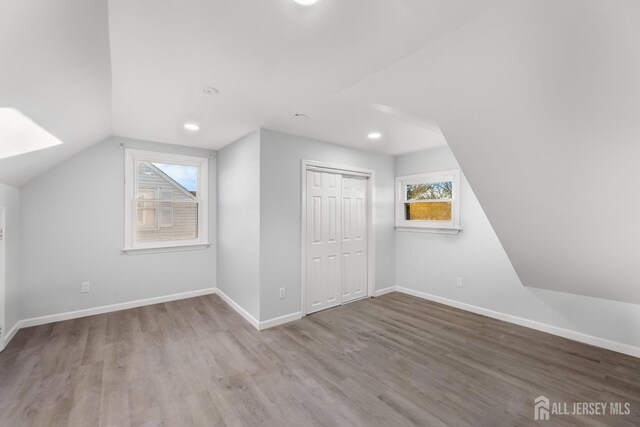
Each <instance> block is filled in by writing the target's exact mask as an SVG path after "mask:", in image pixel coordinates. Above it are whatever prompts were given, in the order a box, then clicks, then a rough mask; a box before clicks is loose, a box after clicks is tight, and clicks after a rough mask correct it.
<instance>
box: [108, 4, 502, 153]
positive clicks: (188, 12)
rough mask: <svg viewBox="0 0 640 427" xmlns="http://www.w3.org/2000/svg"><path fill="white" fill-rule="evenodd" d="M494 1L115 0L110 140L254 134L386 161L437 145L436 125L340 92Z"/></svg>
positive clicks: (210, 142) (217, 139) (207, 143)
mask: <svg viewBox="0 0 640 427" xmlns="http://www.w3.org/2000/svg"><path fill="white" fill-rule="evenodd" d="M495 3H496V2H495V1H483V2H478V1H475V0H458V1H451V0H430V1H425V0H394V1H389V0H350V1H344V0H323V1H321V2H320V3H318V4H317V5H315V6H312V7H301V6H299V5H297V4H295V3H294V2H293V1H292V0H234V1H212V0H167V1H162V2H158V1H155V0H138V1H133V2H132V1H129V0H111V1H110V8H109V22H110V28H111V52H112V67H113V129H114V133H115V134H117V135H123V136H128V137H134V138H140V139H147V140H155V141H162V142H171V143H178V144H186V145H195V146H201V147H208V148H216V149H217V148H221V147H223V146H224V145H226V144H228V143H230V142H232V141H234V140H236V139H238V138H239V137H241V136H243V135H245V134H247V133H249V132H251V131H252V130H254V129H256V128H258V127H265V128H270V129H275V130H279V131H283V132H288V133H292V134H296V135H301V136H306V137H312V138H316V139H321V140H326V141H330V142H335V143H339V144H344V145H349V146H354V147H357V148H361V149H366V150H372V151H378V152H384V153H389V154H398V153H403V152H408V151H415V150H418V149H424V148H428V147H432V146H437V145H442V144H445V140H444V138H443V136H442V134H441V132H440V131H439V129H438V127H437V125H435V124H432V125H431V126H430V127H424V126H422V125H421V124H420V123H417V122H416V121H415V120H411V119H407V118H406V117H404V116H403V115H401V114H388V112H387V111H385V110H384V109H381V108H376V107H375V106H374V105H369V104H359V103H354V102H351V101H348V100H347V99H345V98H344V97H342V96H341V92H342V91H343V90H344V89H345V88H347V87H349V86H351V85H353V84H354V83H356V82H358V81H359V80H361V79H362V78H364V77H366V76H369V75H371V74H374V73H375V72H377V71H379V70H381V69H383V68H385V67H387V66H388V65H390V64H392V63H394V62H396V61H398V60H400V59H402V58H403V57H405V56H407V55H409V54H411V53H412V52H414V51H416V50H418V49H420V48H421V47H422V46H424V45H425V44H428V43H430V42H433V41H435V40H437V39H438V38H440V37H442V36H443V35H444V34H446V33H448V32H450V31H453V30H454V29H455V28H457V27H459V26H461V25H462V24H464V23H465V22H467V21H468V20H470V19H471V18H473V17H474V16H476V15H478V14H479V13H481V12H483V11H484V10H486V9H487V8H489V7H491V6H492V5H494V4H495ZM205 86H214V87H216V88H218V89H219V90H220V94H219V95H212V96H208V95H205V94H203V92H202V89H203V88H204V87H205ZM295 113H304V114H307V115H308V116H309V118H308V119H295V118H294V117H293V116H294V114H295ZM186 121H195V122H198V123H199V124H200V125H201V131H200V132H199V133H197V134H193V133H189V132H186V131H184V129H182V124H183V123H184V122H186ZM372 130H378V131H380V132H382V133H383V135H384V136H383V138H382V139H381V140H379V141H377V142H375V143H372V142H371V141H369V140H368V139H367V137H366V135H367V134H368V133H369V132H370V131H372Z"/></svg>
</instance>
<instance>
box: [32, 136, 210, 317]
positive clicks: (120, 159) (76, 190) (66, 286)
mask: <svg viewBox="0 0 640 427" xmlns="http://www.w3.org/2000/svg"><path fill="white" fill-rule="evenodd" d="M120 143H124V144H125V145H126V146H127V147H131V148H139V149H144V150H152V151H153V150H155V151H164V152H171V153H179V154H187V155H205V156H209V155H210V154H212V152H210V151H205V150H197V149H190V148H186V147H179V146H172V145H166V144H157V143H150V142H143V141H135V140H125V139H122V138H111V139H109V140H106V141H104V142H102V143H99V144H97V145H95V146H93V147H91V148H90V149H88V150H86V151H83V152H82V153H80V154H78V155H77V156H75V157H72V158H71V159H69V160H67V161H65V162H63V163H61V164H60V165H58V166H57V167H55V168H54V169H52V170H50V171H49V172H47V173H45V174H44V175H42V176H40V177H39V178H38V179H36V180H35V181H32V182H30V183H29V184H27V185H26V186H24V187H23V188H22V189H21V209H22V225H23V245H22V253H23V259H24V260H25V262H24V263H23V267H24V268H23V280H22V283H23V286H22V292H21V317H22V318H23V319H25V318H31V317H36V316H43V315H50V314H58V313H62V312H67V311H71V310H79V309H86V308H94V307H99V306H103V305H108V304H115V303H121V302H128V301H133V300H138V299H144V298H151V297H158V296H165V295H171V294H176V293H181V292H188V291H195V290H201V289H206V288H213V287H215V286H216V248H215V245H212V247H210V248H208V249H206V250H194V251H184V252H169V253H154V254H146V255H141V254H139V255H125V254H123V253H122V248H123V240H124V185H123V182H124V150H123V149H122V148H120ZM209 168H210V171H209V180H210V182H209V189H210V200H211V203H210V209H209V212H210V219H209V221H210V223H211V226H210V227H209V229H210V241H211V242H215V240H216V235H215V221H216V219H215V212H216V206H215V200H216V198H215V189H216V166H215V159H212V160H211V161H210V162H209ZM84 280H88V281H90V282H91V292H89V293H84V294H83V293H80V283H81V282H82V281H84Z"/></svg>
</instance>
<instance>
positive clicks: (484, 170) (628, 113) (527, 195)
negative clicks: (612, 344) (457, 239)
mask: <svg viewBox="0 0 640 427" xmlns="http://www.w3.org/2000/svg"><path fill="white" fill-rule="evenodd" d="M638 22H640V3H639V2H637V1H632V0H619V1H616V2H611V1H608V0H535V1H533V0H531V1H522V0H518V1H512V2H509V3H508V4H505V5H503V6H501V7H498V8H496V9H494V10H492V11H491V12H490V13H487V14H485V15H484V16H483V17H481V18H479V19H477V20H475V21H474V22H473V23H471V24H469V25H467V26H464V27H462V28H460V29H458V30H457V31H454V32H452V33H450V34H448V35H447V36H446V37H443V38H441V39H440V40H438V41H437V42H435V43H432V44H430V45H429V46H426V47H424V48H423V49H421V50H419V51H417V52H415V53H413V54H412V55H409V56H408V57H406V58H405V59H403V60H401V61H398V62H396V63H395V64H393V65H392V66H390V67H387V68H386V69H385V70H383V71H381V72H379V73H377V74H376V75H373V76H370V77H368V78H366V79H363V80H361V81H360V82H358V83H356V84H354V85H353V86H352V87H350V88H348V89H346V90H345V91H344V92H343V93H342V94H341V95H342V96H343V97H345V98H348V99H351V100H353V102H361V103H365V104H366V103H380V104H387V105H394V106H396V108H400V109H404V110H405V111H412V112H417V113H422V114H425V115H430V116H435V117H436V118H437V121H438V124H439V125H440V126H441V128H442V131H443V133H444V135H445V136H446V139H447V143H448V144H449V145H450V146H451V149H452V150H453V152H454V154H455V156H456V158H457V160H458V162H459V163H460V165H461V167H462V169H463V170H464V172H465V175H466V176H467V178H468V179H469V182H470V183H471V185H472V186H473V189H474V191H475V194H476V195H477V197H478V200H479V201H480V203H481V204H482V207H483V209H484V211H485V213H486V214H487V217H488V218H489V220H490V221H491V224H492V225H493V227H494V229H495V231H496V234H497V235H498V237H499V239H500V241H501V243H502V245H503V246H504V248H505V250H506V252H507V254H508V255H509V258H510V259H511V262H512V264H513V266H514V268H515V269H516V271H517V273H518V275H519V277H520V279H521V281H522V283H523V284H525V285H526V286H531V287H539V288H546V289H550V290H554V291H562V292H569V293H575V294H581V295H587V296H592V297H598V298H607V299H614V300H620V301H626V302H634V303H637V304H640V286H638V277H640V263H638V260H640V223H639V222H638V218H640V192H639V191H638V183H639V182H640V167H638V163H639V162H640V143H639V141H640V121H639V120H638V118H639V117H640V79H638V76H640V26H638ZM541 29H544V30H543V31H541ZM462 209H464V207H463V208H462ZM463 228H464V224H463ZM597 315H598V314H597V313H594V316H597Z"/></svg>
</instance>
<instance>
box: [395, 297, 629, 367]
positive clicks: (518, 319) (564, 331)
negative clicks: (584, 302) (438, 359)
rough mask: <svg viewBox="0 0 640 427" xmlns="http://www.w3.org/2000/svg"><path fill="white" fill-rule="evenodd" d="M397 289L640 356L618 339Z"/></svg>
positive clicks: (571, 338) (575, 339) (484, 314)
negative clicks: (609, 338)
mask: <svg viewBox="0 0 640 427" xmlns="http://www.w3.org/2000/svg"><path fill="white" fill-rule="evenodd" d="M387 289H388V288H387ZM395 290H396V291H398V292H402V293H404V294H407V295H412V296H414V297H418V298H423V299H426V300H429V301H433V302H438V303H440V304H445V305H448V306H450V307H455V308H459V309H461V310H465V311H470V312H472V313H476V314H481V315H483V316H487V317H491V318H493V319H498V320H502V321H505V322H509V323H513V324H516V325H520V326H524V327H527V328H531V329H535V330H537V331H541V332H546V333H548V334H552V335H557V336H560V337H563V338H568V339H570V340H574V341H579V342H582V343H585V344H590V345H593V346H596V347H601V348H605V349H607V350H613V351H617V352H618V353H624V354H628V355H630V356H634V357H640V347H635V346H632V345H629V344H624V343H620V342H617V341H611V340H608V339H605V338H600V337H596V336H593V335H587V334H584V333H582V332H577V331H572V330H570V329H565V328H560V327H558V326H553V325H549V324H547V323H542V322H538V321H535V320H529V319H525V318H523V317H518V316H513V315H511V314H505V313H501V312H498V311H494V310H489V309H487V308H483V307H478V306H476V305H472V304H467V303H463V302H460V301H455V300H452V299H448V298H443V297H439V296H437V295H431V294H428V293H425V292H420V291H416V290H413V289H409V288H403V287H401V286H397V287H396V288H395Z"/></svg>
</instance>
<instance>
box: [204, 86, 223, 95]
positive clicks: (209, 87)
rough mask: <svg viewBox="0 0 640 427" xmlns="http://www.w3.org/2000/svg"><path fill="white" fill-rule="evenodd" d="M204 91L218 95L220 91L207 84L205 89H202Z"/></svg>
mask: <svg viewBox="0 0 640 427" xmlns="http://www.w3.org/2000/svg"><path fill="white" fill-rule="evenodd" d="M202 91H203V92H204V93H206V94H207V95H217V94H219V93H220V91H219V90H218V89H216V88H215V87H213V86H207V87H205V88H204V89H202Z"/></svg>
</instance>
